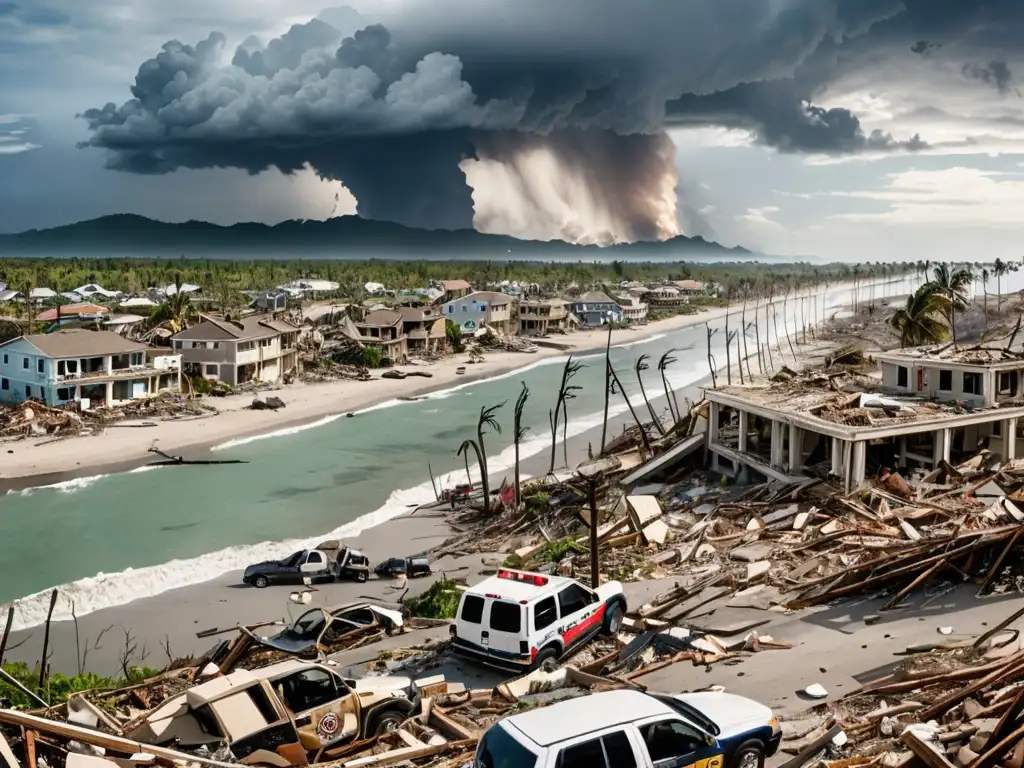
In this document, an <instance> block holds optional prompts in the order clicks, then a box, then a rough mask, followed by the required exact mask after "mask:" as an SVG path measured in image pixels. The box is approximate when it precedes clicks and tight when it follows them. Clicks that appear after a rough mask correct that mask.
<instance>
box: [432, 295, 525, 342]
mask: <svg viewBox="0 0 1024 768" xmlns="http://www.w3.org/2000/svg"><path fill="white" fill-rule="evenodd" d="M444 316H445V318H447V319H448V320H451V321H452V322H454V323H457V324H458V325H459V328H460V329H462V334H463V335H464V336H466V335H472V334H474V333H476V332H477V331H478V330H480V329H481V328H483V327H484V326H487V327H489V328H490V329H491V330H493V331H494V332H495V333H498V334H509V333H512V332H513V331H514V330H515V324H514V323H513V320H512V298H511V297H510V296H506V295H505V294H504V293H498V292H497V291H476V292H475V293H470V294H467V295H466V296H463V297H462V298H459V299H455V300H454V301H449V302H446V303H445V305H444Z"/></svg>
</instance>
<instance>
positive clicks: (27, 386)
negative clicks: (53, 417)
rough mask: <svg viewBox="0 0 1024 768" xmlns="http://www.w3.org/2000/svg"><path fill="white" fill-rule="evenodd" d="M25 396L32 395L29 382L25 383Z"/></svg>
mask: <svg viewBox="0 0 1024 768" xmlns="http://www.w3.org/2000/svg"><path fill="white" fill-rule="evenodd" d="M25 397H32V385H31V384H26V385H25Z"/></svg>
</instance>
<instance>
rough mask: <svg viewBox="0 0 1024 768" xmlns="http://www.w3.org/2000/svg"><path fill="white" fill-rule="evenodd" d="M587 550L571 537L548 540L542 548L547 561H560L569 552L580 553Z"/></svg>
mask: <svg viewBox="0 0 1024 768" xmlns="http://www.w3.org/2000/svg"><path fill="white" fill-rule="evenodd" d="M586 551H587V550H586V549H585V548H584V547H582V546H580V545H579V544H577V543H576V542H575V541H573V540H572V539H569V538H566V539H559V540H558V541H552V542H549V543H548V545H547V546H546V547H545V548H544V558H545V559H546V560H547V561H548V562H549V563H560V562H562V559H563V558H564V557H565V556H566V555H568V554H569V553H572V554H575V555H580V554H583V553H584V552H586Z"/></svg>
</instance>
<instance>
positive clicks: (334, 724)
mask: <svg viewBox="0 0 1024 768" xmlns="http://www.w3.org/2000/svg"><path fill="white" fill-rule="evenodd" d="M339 725H340V723H339V722H338V716H337V715H336V714H334V713H333V712H328V713H327V714H325V715H324V716H323V717H321V718H320V722H319V723H317V724H316V732H317V733H318V734H320V735H321V736H323V737H324V738H327V739H329V738H331V737H332V736H334V735H335V734H336V733H337V732H338V726H339Z"/></svg>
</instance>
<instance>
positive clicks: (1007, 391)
mask: <svg viewBox="0 0 1024 768" xmlns="http://www.w3.org/2000/svg"><path fill="white" fill-rule="evenodd" d="M999 394H1000V395H1009V396H1011V397H1012V396H1013V395H1016V394H1017V371H1003V372H1001V373H1000V374H999Z"/></svg>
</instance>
